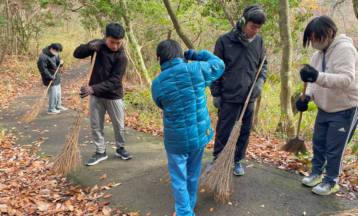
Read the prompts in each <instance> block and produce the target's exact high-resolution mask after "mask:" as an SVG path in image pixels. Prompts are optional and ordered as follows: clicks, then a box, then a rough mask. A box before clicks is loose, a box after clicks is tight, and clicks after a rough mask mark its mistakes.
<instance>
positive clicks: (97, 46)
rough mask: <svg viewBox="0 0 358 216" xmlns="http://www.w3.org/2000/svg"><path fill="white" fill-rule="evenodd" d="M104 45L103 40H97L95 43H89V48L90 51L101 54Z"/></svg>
mask: <svg viewBox="0 0 358 216" xmlns="http://www.w3.org/2000/svg"><path fill="white" fill-rule="evenodd" d="M102 45H103V43H102V40H100V39H96V40H93V41H91V42H90V43H89V48H90V50H93V51H96V52H99V50H100V49H101V47H102Z"/></svg>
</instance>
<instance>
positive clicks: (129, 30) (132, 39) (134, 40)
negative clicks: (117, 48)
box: [122, 0, 152, 85]
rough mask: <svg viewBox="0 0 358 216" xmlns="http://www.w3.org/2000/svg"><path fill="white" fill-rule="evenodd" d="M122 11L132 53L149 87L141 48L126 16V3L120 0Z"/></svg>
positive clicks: (148, 78)
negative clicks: (132, 48) (134, 53)
mask: <svg viewBox="0 0 358 216" xmlns="http://www.w3.org/2000/svg"><path fill="white" fill-rule="evenodd" d="M122 9H123V19H124V22H125V24H126V33H127V34H128V36H129V37H128V38H129V42H130V43H131V45H132V46H133V47H134V51H135V52H136V55H137V56H138V63H139V65H140V68H141V70H142V75H143V77H144V78H145V80H146V82H147V83H148V84H149V85H151V83H152V81H151V79H150V77H149V74H148V70H147V67H146V66H145V63H144V59H143V56H142V52H141V47H140V46H139V44H138V40H137V38H136V36H135V35H134V32H133V28H132V22H131V21H130V19H129V17H128V14H127V5H126V1H125V0H122Z"/></svg>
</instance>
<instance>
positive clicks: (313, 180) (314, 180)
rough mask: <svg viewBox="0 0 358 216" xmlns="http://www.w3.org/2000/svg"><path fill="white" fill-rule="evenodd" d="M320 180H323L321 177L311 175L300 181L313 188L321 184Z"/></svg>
mask: <svg viewBox="0 0 358 216" xmlns="http://www.w3.org/2000/svg"><path fill="white" fill-rule="evenodd" d="M322 179H323V175H318V174H315V173H311V174H310V175H309V176H307V177H304V178H303V179H302V184H304V185H306V186H309V187H313V186H316V185H317V184H319V183H321V182H322Z"/></svg>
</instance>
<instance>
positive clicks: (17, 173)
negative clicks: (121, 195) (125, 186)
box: [0, 135, 139, 216]
mask: <svg viewBox="0 0 358 216" xmlns="http://www.w3.org/2000/svg"><path fill="white" fill-rule="evenodd" d="M0 136H1V135H0ZM0 140H1V141H0V176H1V178H0V190H1V193H0V212H1V215H3V214H7V215H17V216H21V215H54V214H56V215H113V214H115V215H123V214H122V211H121V210H120V209H119V210H117V211H114V210H113V209H111V208H110V207H109V206H108V204H109V203H110V202H109V201H105V202H101V201H99V200H98V198H100V197H103V196H104V193H101V194H100V195H98V194H97V192H98V190H99V188H98V187H97V185H96V186H95V187H94V188H92V189H91V190H90V189H89V188H84V189H80V188H79V185H77V186H76V185H74V184H72V183H70V182H68V181H67V180H66V178H65V177H63V176H56V175H52V174H51V173H49V168H50V166H51V163H50V162H49V161H48V160H47V159H42V158H40V157H38V156H36V155H32V154H30V150H31V148H32V149H33V148H34V147H31V148H23V147H21V146H19V145H16V143H15V140H16V139H15V138H14V137H13V136H11V135H8V136H6V137H2V139H1V137H0ZM35 148H36V147H35ZM118 185H120V183H119V184H116V185H110V186H111V187H112V186H118ZM109 197H110V196H109V195H107V196H106V197H103V198H109ZM128 215H139V213H129V214H128Z"/></svg>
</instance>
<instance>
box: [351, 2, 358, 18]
mask: <svg viewBox="0 0 358 216" xmlns="http://www.w3.org/2000/svg"><path fill="white" fill-rule="evenodd" d="M352 1H353V10H354V14H355V15H356V18H357V19H358V0H352Z"/></svg>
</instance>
